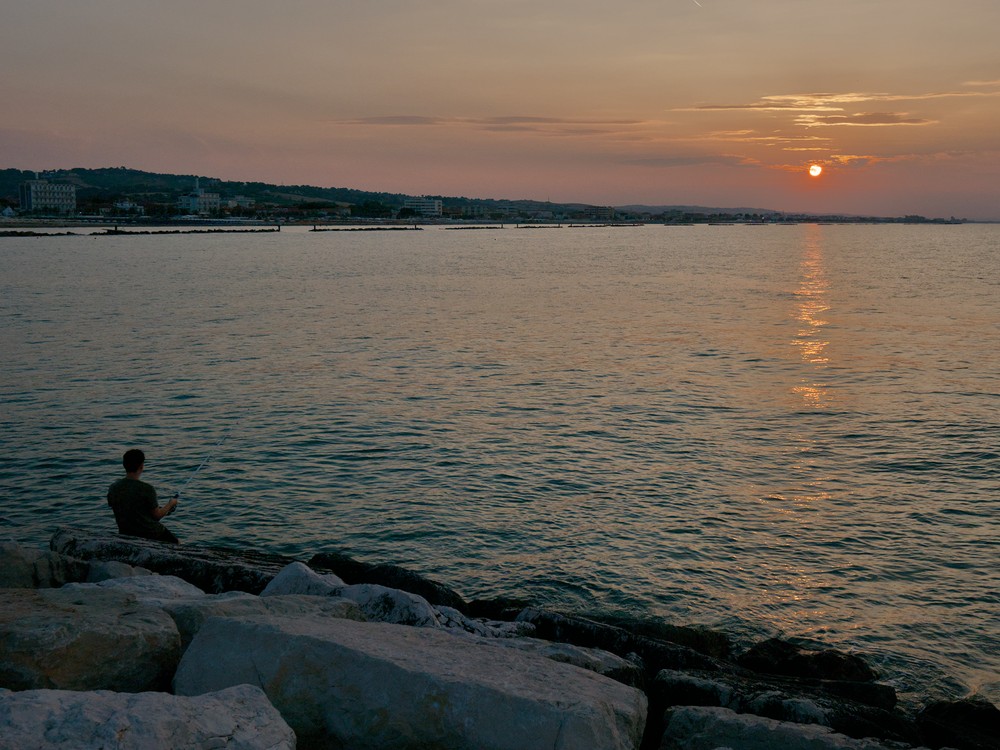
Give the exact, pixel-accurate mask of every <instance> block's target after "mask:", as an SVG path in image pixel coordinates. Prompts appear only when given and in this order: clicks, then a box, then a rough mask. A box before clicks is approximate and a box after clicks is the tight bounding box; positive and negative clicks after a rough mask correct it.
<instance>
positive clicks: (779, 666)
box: [736, 638, 878, 682]
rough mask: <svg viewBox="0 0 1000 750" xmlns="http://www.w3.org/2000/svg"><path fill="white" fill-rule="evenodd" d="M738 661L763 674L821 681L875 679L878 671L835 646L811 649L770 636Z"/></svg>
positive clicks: (864, 680)
mask: <svg viewBox="0 0 1000 750" xmlns="http://www.w3.org/2000/svg"><path fill="white" fill-rule="evenodd" d="M736 663H737V664H739V665H740V666H741V667H743V668H744V669H750V670H753V671H754V672H760V673H762V674H779V675H785V676H786V677H806V678H814V679H822V680H841V681H854V682H874V681H875V680H877V679H878V674H877V673H876V672H875V670H874V669H872V668H871V667H870V666H869V665H868V663H867V662H865V660H864V659H862V658H861V657H860V656H857V655H855V654H845V653H844V652H842V651H836V650H834V649H823V650H821V651H812V650H809V649H804V648H801V647H799V646H796V645H795V644H794V643H789V642H788V641H784V640H781V639H780V638H770V639H768V640H766V641H764V642H762V643H758V644H757V645H756V646H754V647H753V648H751V649H750V650H749V651H747V652H746V653H744V654H742V655H741V656H740V657H739V658H738V659H737V660H736Z"/></svg>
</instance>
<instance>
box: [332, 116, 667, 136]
mask: <svg viewBox="0 0 1000 750" xmlns="http://www.w3.org/2000/svg"><path fill="white" fill-rule="evenodd" d="M335 124H337V125H347V126H362V127H397V128H398V127H428V126H435V127H442V128H465V129H472V130H483V131H488V132H493V133H504V132H506V133H535V134H539V135H549V136H577V137H579V136H603V135H611V134H621V133H628V132H631V131H633V130H635V129H637V128H640V127H642V126H644V125H649V124H651V123H648V122H646V121H644V120H625V119H606V120H605V119H587V118H562V117H539V116H534V115H504V116H498V117H427V116H421V115H388V116H378V117H358V118H354V119H349V120H337V121H335Z"/></svg>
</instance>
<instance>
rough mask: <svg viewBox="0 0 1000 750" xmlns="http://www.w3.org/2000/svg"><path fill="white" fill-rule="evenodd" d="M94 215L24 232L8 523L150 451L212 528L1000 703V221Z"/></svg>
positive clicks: (1, 294) (48, 516) (47, 528)
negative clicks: (838, 661)
mask: <svg viewBox="0 0 1000 750" xmlns="http://www.w3.org/2000/svg"><path fill="white" fill-rule="evenodd" d="M78 231H81V236H74V237H51V238H24V239H20V238H2V239H0V323H2V327H0V358H2V359H0V361H2V365H3V366H2V369H0V399H2V401H0V409H2V411H0V425H2V433H0V441H2V451H0V498H2V501H3V505H2V507H0V536H3V537H11V538H16V539H19V540H21V541H25V542H31V543H35V542H37V543H39V544H44V543H45V542H47V540H48V538H49V535H50V534H51V532H52V530H53V529H54V528H56V527H57V526H59V525H71V526H74V527H78V528H83V529H92V530H100V531H105V532H108V531H113V530H114V523H113V519H112V517H111V513H110V510H109V509H108V508H107V506H106V504H105V500H104V495H105V491H106V488H107V485H108V484H109V483H110V482H111V481H112V480H113V479H114V478H116V477H117V476H118V475H119V474H120V473H121V466H120V457H121V454H122V452H123V451H124V450H125V449H127V448H129V447H133V446H138V447H141V448H143V449H144V450H145V451H146V454H147V464H146V469H147V470H146V474H145V475H144V479H147V480H148V481H150V482H152V483H153V484H154V485H155V486H156V487H157V489H158V490H159V492H160V494H161V496H163V497H166V496H167V495H169V494H172V493H173V492H174V491H176V490H178V489H181V490H182V504H181V508H180V510H179V511H178V513H176V514H175V515H174V516H172V517H171V518H170V520H169V522H168V525H169V526H170V527H171V528H172V529H173V530H174V531H175V532H176V533H177V534H178V536H180V537H181V538H182V539H183V540H185V541H189V542H203V543H212V544H223V545H228V546H235V547H257V548H263V549H267V550H271V551H276V552H281V553H287V554H292V555H299V556H302V557H303V558H306V557H307V556H309V555H311V554H312V553H314V552H317V551H320V550H323V549H331V548H336V549H340V550H343V551H345V552H347V553H349V554H352V555H354V556H356V557H359V558H362V559H367V560H373V561H389V562H396V563H399V564H401V565H405V566H408V567H411V568H413V569H416V570H418V571H420V572H422V573H424V574H425V575H428V576H430V577H432V578H435V579H437V580H440V581H442V582H444V583H447V584H449V585H451V586H452V587H454V588H456V589H457V590H459V591H460V592H461V593H462V594H463V595H464V596H465V597H466V598H469V599H471V598H475V597H481V596H490V595H501V594H506V595H513V596H521V597H526V598H529V599H532V600H535V601H537V602H539V603H541V604H546V605H548V606H551V607H553V608H561V609H564V610H574V611H580V612H615V613H627V614H631V615H635V616H657V617H663V618H666V619H669V620H670V621H673V622H677V623H704V624H709V625H712V626H721V627H724V628H727V629H730V630H731V631H732V632H734V633H736V634H737V635H738V636H739V637H740V638H741V639H749V638H760V637H762V636H763V635H766V634H782V635H785V636H793V637H803V638H807V639H814V640H816V641H819V642H822V643H824V644H828V645H831V646H834V647H839V648H845V649H851V650H858V651H861V652H863V653H866V654H869V655H871V656H872V657H873V659H874V661H875V662H876V664H878V665H879V666H880V667H881V668H882V669H883V671H884V673H885V675H886V677H887V680H888V681H889V682H890V683H892V684H894V685H895V686H896V687H897V689H899V690H900V691H901V692H903V693H904V694H916V695H920V696H926V695H940V694H949V695H961V694H964V693H965V692H967V691H970V690H971V691H979V692H981V693H982V694H983V695H985V696H987V697H990V698H991V699H992V700H994V701H997V700H1000V646H998V638H1000V544H998V538H1000V537H998V535H1000V453H998V451H1000V448H998V446H1000V354H998V349H1000V346H998V345H1000V336H998V333H1000V282H998V279H1000V226H974V225H966V226H817V225H801V226H787V227H767V226H763V227H747V226H720V227H707V226H695V227H663V226H647V227H637V228H570V227H564V228H552V229H523V228H522V229H518V228H514V227H507V228H505V229H502V230H500V229H498V230H480V231H451V230H446V229H443V228H429V229H427V230H425V231H409V232H330V233H313V232H308V231H306V230H304V229H298V230H294V229H293V230H285V231H282V232H281V233H275V234H231V235H171V236H132V237H106V236H100V237H98V236H89V235H87V234H86V231H87V230H78ZM208 456H210V457H211V460H210V461H209V463H208V464H206V465H205V466H204V468H202V469H201V471H200V472H198V473H197V474H193V472H195V470H196V469H197V467H198V466H199V465H200V464H202V461H203V460H204V459H205V458H206V457H208ZM185 483H187V484H185Z"/></svg>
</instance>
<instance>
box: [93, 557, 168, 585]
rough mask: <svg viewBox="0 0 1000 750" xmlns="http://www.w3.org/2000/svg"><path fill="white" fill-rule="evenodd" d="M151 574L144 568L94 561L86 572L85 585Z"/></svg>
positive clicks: (113, 562) (109, 561) (110, 561)
mask: <svg viewBox="0 0 1000 750" xmlns="http://www.w3.org/2000/svg"><path fill="white" fill-rule="evenodd" d="M152 574H153V572H152V571H150V570H146V569H145V568H137V567H135V566H133V565H128V564H126V563H121V562H116V561H114V560H108V561H104V560H94V561H93V562H91V563H90V569H89V570H88V571H87V578H86V583H100V582H101V581H110V580H112V579H114V578H131V577H132V576H148V575H152Z"/></svg>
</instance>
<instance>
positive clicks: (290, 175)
mask: <svg viewBox="0 0 1000 750" xmlns="http://www.w3.org/2000/svg"><path fill="white" fill-rule="evenodd" d="M6 5H7V6H8V7H5V8H4V16H3V18H4V23H3V25H2V26H0V49H2V50H3V53H2V59H3V63H4V64H3V65H2V66H0V87H2V88H0V90H2V92H3V100H4V107H3V109H2V110H0V154H2V155H3V161H4V162H6V163H8V164H9V165H10V166H11V167H14V168H18V169H30V170H45V169H54V168H67V167H66V165H68V164H71V165H72V166H79V167H88V168H96V167H103V166H109V165H126V166H128V167H130V168H134V169H140V170H145V171H152V172H172V173H178V172H180V173H192V174H206V175H215V176H218V177H219V178H221V179H224V180H232V181H263V182H270V183H274V184H291V185H294V184H308V185H318V186H342V187H351V188H356V189H360V190H372V191H379V192H391V193H405V194H412V195H420V194H438V195H448V196H470V197H484V198H493V197H495V198H500V199H503V198H509V199H512V200H517V199H533V200H540V201H546V200H548V201H552V202H556V203H573V202H575V203H589V204H597V205H634V204H641V205H655V206H659V205H703V206H718V207H738V206H751V207H761V208H769V209H773V210H777V211H786V212H793V213H794V212H806V213H816V214H830V213H850V214H857V215H885V216H898V215H906V214H921V215H925V216H929V217H948V216H957V217H963V218H970V219H1000V179H998V178H1000V132H998V128H997V124H998V123H1000V48H998V46H997V45H996V43H995V38H994V37H995V29H996V28H998V26H1000V5H998V4H997V3H995V2H987V0H969V1H968V2H965V3H962V4H961V6H960V7H958V6H954V5H948V4H945V3H940V2H930V0H884V1H883V2H881V3H877V4H875V3H871V2H860V0H844V1H843V2H841V3H838V4H837V5H836V6H831V5H828V4H820V3H803V2H801V0H760V1H759V2H757V3H754V4H752V5H749V4H746V3H741V2H737V1H736V0H698V2H695V1H694V0H667V1H666V2H660V3H652V2H649V1H648V0H627V1H626V2H624V3H619V4H618V5H616V6H614V7H613V8H612V7H610V6H607V5H606V4H603V3H602V4H600V5H598V4H596V3H593V2H590V0H577V2H574V3H569V2H566V1H565V0H558V1H554V2H549V3H545V4H533V3H526V2H523V1H521V0H508V2H504V3H500V2H486V1H485V0H478V1H474V2H463V3H458V2H455V1H454V0H435V1H434V2H431V3H423V4H419V5H416V4H406V3H402V2H394V1H393V0H385V1H383V2H380V3H369V4H359V3H347V2H339V3H337V2H335V3H330V2H322V3H321V2H318V1H317V0H297V2H294V3H291V4H284V5H280V6H279V5H276V4H270V3H264V2H260V0H241V1H240V2H235V1H234V0H218V1H217V2H215V3H212V4H200V3H194V2H191V0H177V2H174V3H171V4H170V5H157V6H154V7H148V8H145V7H144V8H139V7H136V6H132V5H129V4H125V3H122V2H120V0H92V2H88V3H85V4H84V3H80V4H75V3H73V4H71V3H65V2H56V0H34V1H33V2H32V3H8V4H6ZM812 164H816V165H819V166H821V167H822V168H823V172H822V174H821V175H820V176H818V177H810V176H809V174H808V171H807V170H808V167H809V166H810V165H812Z"/></svg>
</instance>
